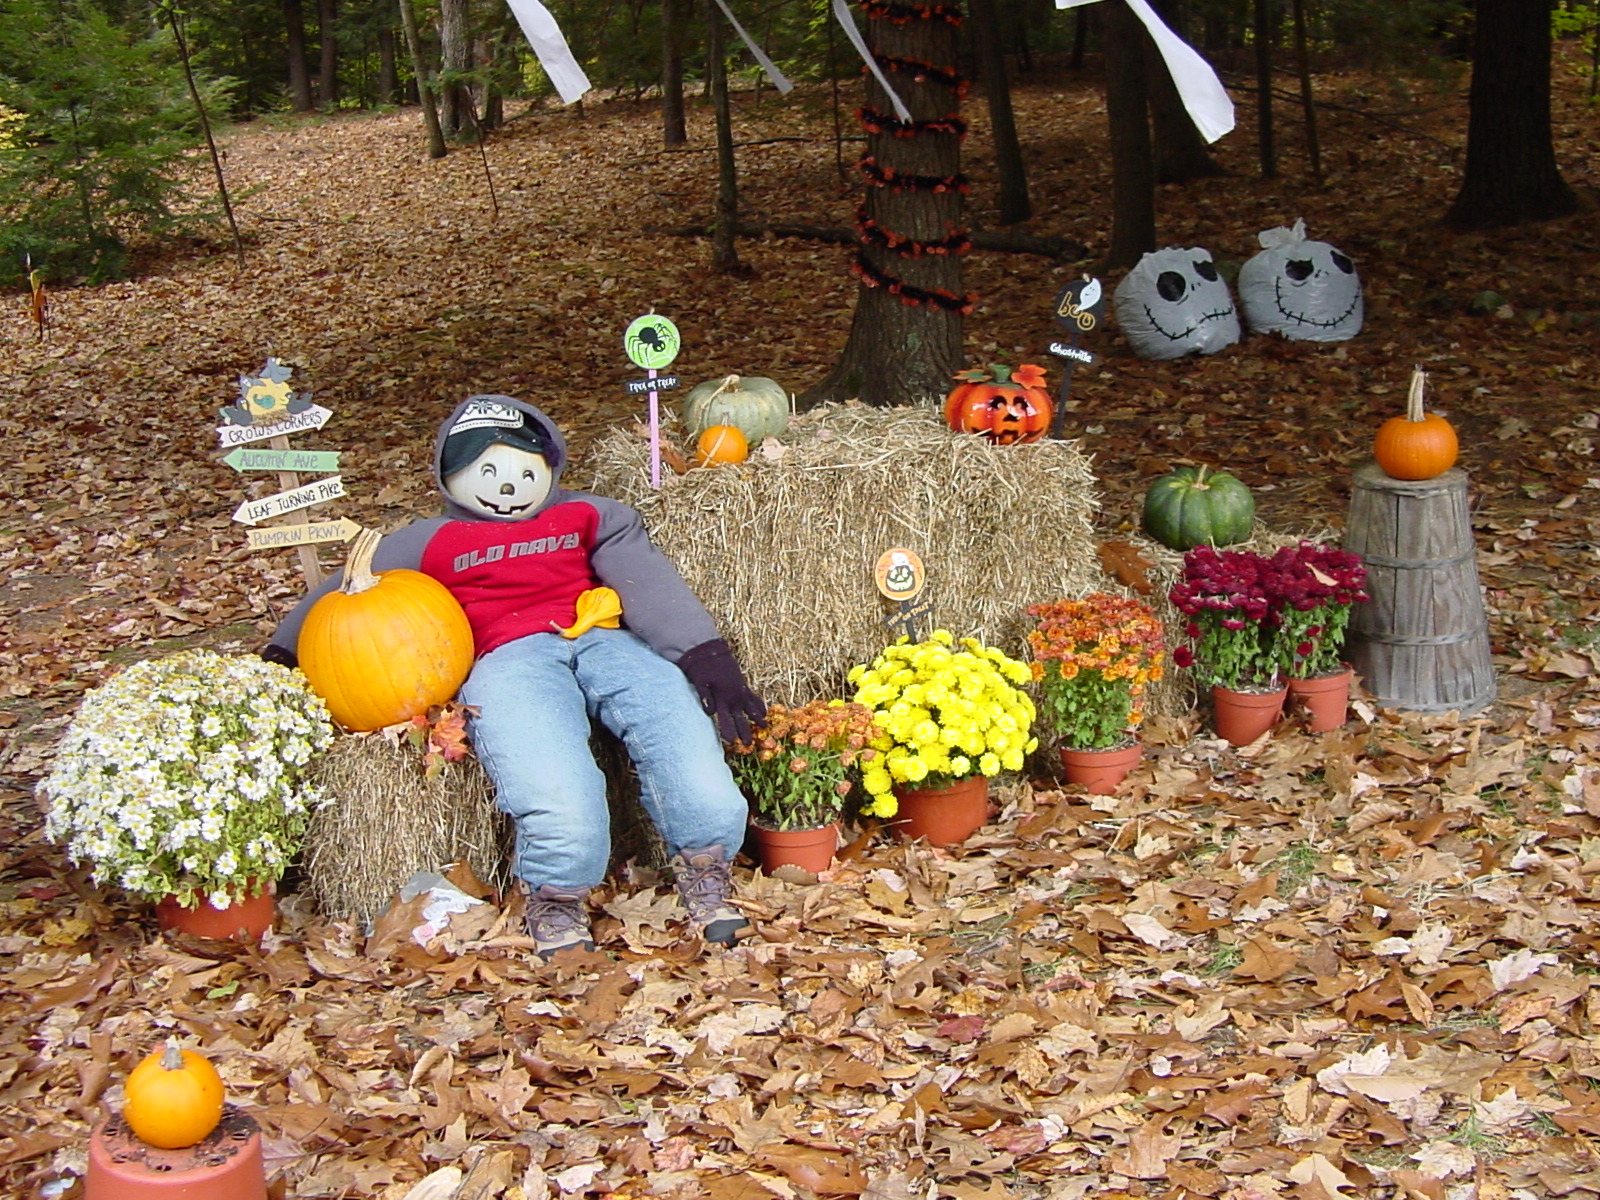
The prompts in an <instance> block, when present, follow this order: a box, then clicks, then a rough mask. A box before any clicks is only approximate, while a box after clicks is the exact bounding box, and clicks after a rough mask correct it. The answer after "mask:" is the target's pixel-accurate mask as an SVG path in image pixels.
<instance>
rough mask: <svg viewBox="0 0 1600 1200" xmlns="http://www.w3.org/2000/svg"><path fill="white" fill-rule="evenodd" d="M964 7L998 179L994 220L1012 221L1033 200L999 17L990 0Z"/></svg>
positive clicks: (1025, 214)
mask: <svg viewBox="0 0 1600 1200" xmlns="http://www.w3.org/2000/svg"><path fill="white" fill-rule="evenodd" d="M968 9H969V11H970V12H971V15H972V30H973V35H974V37H975V38H976V39H977V43H978V47H977V49H978V63H979V71H980V73H981V74H982V76H983V94H984V98H985V99H986V100H987V101H988V102H989V125H990V127H991V128H992V130H993V137H994V165H995V173H996V175H998V176H999V179H1000V211H999V214H998V216H997V217H996V220H997V221H998V222H999V223H1000V224H1001V225H1016V224H1018V223H1019V222H1022V221H1026V220H1027V219H1028V218H1029V217H1031V216H1033V203H1032V201H1030V200H1029V199H1028V170H1027V168H1026V167H1025V166H1023V164H1022V147H1021V145H1019V144H1018V142H1017V118H1016V114H1015V113H1014V112H1013V111H1012V108H1011V81H1010V79H1008V78H1007V77H1006V56H1005V47H1004V45H1003V43H1002V41H1001V36H1000V21H999V17H998V15H997V14H996V12H995V3H994V0H971V3H970V4H969V5H968Z"/></svg>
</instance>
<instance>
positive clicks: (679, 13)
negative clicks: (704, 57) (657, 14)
mask: <svg viewBox="0 0 1600 1200" xmlns="http://www.w3.org/2000/svg"><path fill="white" fill-rule="evenodd" d="M687 7H688V4H687V0H661V144H662V145H663V146H681V145H683V144H684V143H685V142H687V141H688V140H689V123H688V120H687V118H686V116H685V114H684V107H683V24H684V15H685V14H684V10H685V8H687Z"/></svg>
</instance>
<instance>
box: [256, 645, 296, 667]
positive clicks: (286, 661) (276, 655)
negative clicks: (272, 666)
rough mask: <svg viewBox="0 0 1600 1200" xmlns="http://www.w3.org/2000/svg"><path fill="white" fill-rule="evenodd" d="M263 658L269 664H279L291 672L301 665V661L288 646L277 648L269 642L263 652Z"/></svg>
mask: <svg viewBox="0 0 1600 1200" xmlns="http://www.w3.org/2000/svg"><path fill="white" fill-rule="evenodd" d="M261 657H262V658H264V659H266V660H267V661H268V662H269V663H277V664H278V665H279V666H280V667H288V668H289V669H290V670H291V671H292V670H294V669H295V668H296V667H298V666H299V665H300V659H299V658H298V657H296V655H295V652H294V651H293V650H290V649H289V648H288V647H286V646H277V645H274V644H272V643H271V642H268V643H267V645H266V646H265V647H263V649H262V651H261Z"/></svg>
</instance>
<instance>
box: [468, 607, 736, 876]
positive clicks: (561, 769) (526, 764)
mask: <svg viewBox="0 0 1600 1200" xmlns="http://www.w3.org/2000/svg"><path fill="white" fill-rule="evenodd" d="M461 699H462V701H463V702H465V703H467V704H470V705H472V706H473V707H475V708H477V709H478V710H479V713H478V715H477V716H476V717H473V718H472V721H471V735H472V747H473V750H474V751H475V752H476V754H477V756H478V758H479V760H480V761H481V762H482V763H483V766H484V770H485V771H487V772H488V775H489V779H490V780H491V781H492V782H493V784H494V788H495V799H496V802H497V803H498V804H499V806H500V807H501V808H502V809H504V810H505V811H506V812H507V813H508V814H510V816H511V819H512V820H513V821H514V822H515V824H516V833H517V844H516V862H515V870H516V873H517V875H518V876H519V877H520V878H521V879H522V880H523V881H524V882H526V883H527V884H528V886H529V887H530V888H533V889H537V888H539V887H540V886H542V885H544V884H551V885H553V886H555V887H560V888H586V887H593V886H594V885H595V884H597V883H599V882H600V881H601V879H603V878H604V877H605V873H606V868H607V867H608V866H609V865H610V860H611V814H610V809H609V808H608V806H607V804H606V780H605V775H604V774H603V773H602V772H601V770H600V768H599V767H598V766H596V765H595V761H594V755H593V754H592V753H591V752H590V750H589V721H590V718H598V719H599V720H600V721H601V722H603V723H604V724H605V727H606V728H607V729H609V730H611V732H612V733H614V734H616V735H617V736H618V737H619V738H621V739H622V742H623V744H624V745H625V746H626V747H627V749H628V754H629V756H630V757H631V758H632V759H633V763H634V766H635V767H637V768H638V771H639V788H640V799H641V801H642V802H643V804H644V808H645V811H646V812H648V813H649V814H650V819H651V820H653V821H654V822H655V824H656V828H657V829H658V830H660V832H661V836H662V838H663V839H664V840H665V841H666V843H667V850H668V852H669V853H672V854H677V853H678V852H680V851H683V850H701V849H704V848H706V847H708V846H722V847H723V848H724V849H725V850H726V851H727V854H728V857H729V858H732V857H733V855H734V853H735V852H736V851H737V850H738V848H739V845H740V843H741V842H742V841H743V840H744V831H745V822H746V819H747V815H748V812H749V808H748V805H747V804H746V802H745V799H744V796H743V795H742V794H741V793H740V791H739V788H738V786H737V785H736V784H735V783H734V782H733V776H732V774H731V773H730V772H729V770H728V763H727V760H726V759H725V758H724V757H723V752H722V742H721V739H720V738H719V737H718V736H717V732H716V727H715V726H714V725H713V724H712V721H711V718H710V717H708V716H707V715H706V713H705V710H704V709H702V708H701V707H700V700H699V698H698V697H697V696H696V695H695V691H694V688H692V687H691V686H690V685H689V681H688V679H687V678H685V676H684V674H683V672H682V671H680V670H679V669H678V667H677V665H676V664H674V663H670V662H668V661H667V660H666V659H664V658H662V657H661V656H660V655H659V654H657V653H656V652H655V651H654V650H652V649H650V647H649V646H647V645H646V644H645V643H644V642H643V641H641V640H640V639H639V638H637V637H635V636H634V635H633V634H631V633H629V632H628V631H627V630H623V629H591V630H589V631H588V632H586V633H583V634H581V635H580V636H578V637H577V638H574V639H571V640H568V639H567V638H564V637H562V636H561V635H560V634H558V633H535V634H531V635H529V636H528V637H524V638H519V639H517V640H516V641H514V642H508V643H506V644H505V645H503V646H500V647H498V648H497V649H494V650H491V651H490V652H489V653H488V654H485V655H484V656H483V657H482V658H481V659H479V660H478V661H477V663H476V664H474V666H473V668H472V674H471V675H470V676H468V678H467V682H466V683H465V685H463V687H462V689H461Z"/></svg>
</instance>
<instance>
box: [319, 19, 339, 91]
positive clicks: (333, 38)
mask: <svg viewBox="0 0 1600 1200" xmlns="http://www.w3.org/2000/svg"><path fill="white" fill-rule="evenodd" d="M338 8H339V2H338V0H317V33H318V36H319V37H320V38H321V41H322V53H321V55H320V56H319V59H318V63H317V103H318V105H319V106H320V107H321V108H322V110H323V111H324V112H332V111H333V110H334V109H335V108H337V107H338V106H339V37H338V34H337V33H336V32H335V30H336V28H337V26H336V24H335V19H336V18H337V17H338V15H339V11H338Z"/></svg>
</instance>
